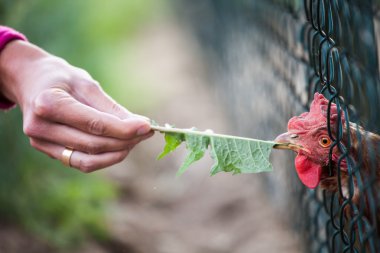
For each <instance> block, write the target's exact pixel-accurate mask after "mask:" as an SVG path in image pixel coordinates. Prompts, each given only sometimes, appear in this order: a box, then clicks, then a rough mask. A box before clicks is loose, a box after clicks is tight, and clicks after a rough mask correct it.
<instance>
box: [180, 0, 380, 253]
mask: <svg viewBox="0 0 380 253" xmlns="http://www.w3.org/2000/svg"><path fill="white" fill-rule="evenodd" d="M201 2H202V3H198V4H195V3H194V2H192V5H193V6H194V5H196V6H197V8H194V7H191V6H187V7H188V9H187V12H188V13H190V18H191V20H192V21H191V22H192V24H193V28H195V32H196V34H198V37H199V38H200V40H201V41H202V45H203V47H204V48H205V49H207V50H206V51H207V52H208V54H207V58H208V59H211V60H213V62H214V63H215V62H217V64H216V65H217V69H218V70H219V71H216V73H217V74H216V76H217V77H215V80H216V81H215V82H217V83H218V88H219V90H222V92H221V93H222V94H224V95H225V100H226V103H227V105H228V107H229V108H231V109H230V111H231V113H230V114H231V119H232V120H234V121H235V122H239V121H242V120H241V119H242V117H244V116H246V115H255V117H256V118H257V121H256V122H255V123H253V122H252V125H248V126H246V127H244V126H242V124H243V123H242V124H239V126H238V127H240V130H241V132H246V133H249V131H253V130H252V129H256V130H258V128H260V127H264V128H265V130H266V132H271V131H277V132H278V133H279V126H282V127H283V126H284V125H286V124H285V122H286V119H289V116H290V115H292V116H294V115H298V112H300V111H306V110H307V109H309V105H310V102H311V101H312V99H313V96H314V93H315V92H319V93H322V94H323V95H324V96H325V97H326V98H327V99H328V100H329V103H328V106H327V124H326V126H325V127H326V129H327V131H328V135H329V138H330V139H331V140H332V144H331V146H330V152H329V160H328V161H327V162H326V165H325V166H324V167H323V170H325V171H326V173H327V175H328V178H329V180H327V182H328V183H326V181H324V182H325V183H322V184H321V185H320V186H319V187H318V188H317V189H316V190H308V189H305V188H302V187H298V186H296V187H289V188H288V189H285V188H286V187H287V186H289V185H291V184H292V182H295V180H296V179H295V177H294V176H292V177H291V178H289V177H288V178H287V180H288V181H289V182H290V183H288V184H287V185H286V184H285V185H283V186H282V187H283V188H282V190H285V191H287V192H290V194H282V195H280V198H282V199H286V201H285V202H288V203H289V202H290V201H295V202H296V203H297V205H296V206H297V207H298V208H293V209H294V210H292V212H291V213H292V214H293V216H292V218H291V219H290V220H291V222H293V223H294V224H296V226H295V228H296V229H297V230H298V231H300V234H301V235H302V236H303V237H304V239H305V245H304V251H305V252H371V253H374V252H380V227H379V226H380V196H379V195H380V194H379V181H380V137H379V136H378V134H379V132H380V117H379V112H380V111H379V110H380V85H379V63H378V49H377V39H378V38H377V36H379V34H380V28H379V12H378V9H379V8H378V6H379V3H378V2H372V1H370V0H363V1H350V0H304V1H297V0H293V1H290V0H288V1H284V0H256V1H254V0H241V1H201ZM185 5H186V4H185ZM194 16H196V17H197V20H195V21H194ZM257 54H258V55H259V58H260V59H259V60H257V59H256V58H257ZM252 63H254V64H252ZM257 64H260V65H265V66H268V67H262V66H257ZM266 64H267V65H266ZM214 65H215V64H214ZM258 69H260V70H258ZM268 73H270V74H268ZM258 75H259V76H258ZM266 75H273V77H271V78H269V79H267V78H266V77H265V76H266ZM247 101H250V102H247ZM251 101H255V102H251ZM252 103H253V104H254V106H252ZM262 104H263V105H262ZM270 106H271V107H272V108H276V110H275V112H273V111H272V112H270V111H269V110H270V109H268V107H270ZM262 107H266V108H265V110H266V113H265V114H266V116H257V115H258V114H259V112H260V111H261V112H260V113H262V111H263V110H264V108H262ZM276 114H279V115H277V116H275V115H276ZM334 115H335V116H334ZM274 117H275V118H276V119H273V118H274ZM334 117H335V118H334ZM336 118H338V120H336ZM283 120H284V121H285V122H281V121H283ZM254 125H256V126H254ZM257 125H259V126H260V127H257ZM264 132H265V131H264ZM254 135H255V136H256V137H257V135H258V132H257V131H256V132H255V134H254ZM261 137H264V138H265V137H268V136H267V135H266V134H265V133H262V134H261ZM272 137H273V136H272ZM334 156H337V157H334ZM290 166H293V165H290ZM275 167H276V165H275ZM267 183H268V184H269V185H270V186H269V187H268V188H269V189H273V188H277V189H275V190H274V191H278V190H279V189H278V187H279V186H278V180H277V181H276V180H271V179H270V178H269V179H268V181H267ZM274 185H276V186H274ZM280 190H281V189H280ZM296 196H298V197H296ZM288 209H292V208H291V207H289V208H288Z"/></svg>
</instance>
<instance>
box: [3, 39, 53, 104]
mask: <svg viewBox="0 0 380 253" xmlns="http://www.w3.org/2000/svg"><path fill="white" fill-rule="evenodd" d="M48 55H49V54H48V53H46V52H45V51H43V50H42V49H40V48H38V47H36V46H34V45H32V44H30V43H29V42H25V41H22V40H14V41H11V42H9V43H8V44H7V45H6V46H5V48H4V49H3V50H2V52H1V54H0V90H1V93H2V94H3V96H4V97H5V98H7V99H8V100H10V101H12V102H14V103H20V102H21V100H22V91H23V90H25V89H26V88H27V87H25V85H27V84H28V83H29V82H30V81H31V80H32V78H33V74H34V73H33V72H34V70H35V67H36V65H35V64H36V63H37V61H38V60H40V59H43V58H45V57H47V56H48Z"/></svg>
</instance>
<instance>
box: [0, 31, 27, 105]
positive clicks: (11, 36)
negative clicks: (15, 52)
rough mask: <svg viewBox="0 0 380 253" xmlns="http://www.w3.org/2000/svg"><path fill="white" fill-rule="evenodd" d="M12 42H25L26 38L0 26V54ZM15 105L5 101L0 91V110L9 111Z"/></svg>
mask: <svg viewBox="0 0 380 253" xmlns="http://www.w3.org/2000/svg"><path fill="white" fill-rule="evenodd" d="M12 40H25V41H26V40H27V39H26V37H25V36H24V35H23V34H21V33H19V32H17V31H15V30H13V29H12V28H9V27H6V26H0V53H1V51H2V50H3V49H4V48H5V46H6V45H7V44H8V42H10V41H12ZM14 105H15V104H14V103H13V102H12V101H9V100H8V99H6V98H5V97H4V96H3V95H2V94H1V91H0V109H9V108H11V107H13V106H14Z"/></svg>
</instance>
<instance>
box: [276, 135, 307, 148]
mask: <svg viewBox="0 0 380 253" xmlns="http://www.w3.org/2000/svg"><path fill="white" fill-rule="evenodd" d="M274 141H275V142H276V144H275V145H274V146H273V148H276V149H288V150H293V151H295V152H297V153H298V152H299V151H300V150H305V149H304V147H303V146H301V145H299V144H297V143H295V138H294V134H292V133H289V132H286V133H283V134H280V135H279V136H277V137H276V139H275V140H274Z"/></svg>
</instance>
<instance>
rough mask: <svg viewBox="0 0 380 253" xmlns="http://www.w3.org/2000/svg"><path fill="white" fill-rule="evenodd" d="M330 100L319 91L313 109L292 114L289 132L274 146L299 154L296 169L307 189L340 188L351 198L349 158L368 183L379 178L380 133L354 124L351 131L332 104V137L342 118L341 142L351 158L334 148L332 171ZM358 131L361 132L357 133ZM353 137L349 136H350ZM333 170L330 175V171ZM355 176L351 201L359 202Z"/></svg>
mask: <svg viewBox="0 0 380 253" xmlns="http://www.w3.org/2000/svg"><path fill="white" fill-rule="evenodd" d="M327 109H328V100H327V99H326V98H324V96H323V95H322V94H319V93H316V94H315V95H314V100H313V102H312V103H311V106H310V111H309V112H305V113H302V114H301V115H300V116H296V117H293V118H291V119H290V120H289V122H288V132H286V133H283V134H281V135H279V136H278V137H277V138H276V139H275V142H277V143H278V144H276V145H275V148H278V149H291V150H293V151H295V152H296V153H297V156H296V158H295V168H296V171H297V174H298V177H299V179H300V180H301V182H302V183H303V184H304V185H305V186H307V187H308V188H311V189H313V188H315V187H317V186H318V185H320V186H321V188H323V189H326V190H328V191H332V192H336V191H339V190H340V191H341V192H342V195H343V197H344V198H348V197H349V176H348V168H349V167H348V161H347V159H351V160H350V164H351V166H350V167H351V169H353V168H354V167H355V166H358V167H359V171H360V174H361V180H362V181H364V183H366V182H367V181H369V179H373V178H374V177H376V178H377V180H376V181H377V184H378V182H379V180H380V157H379V156H380V154H379V153H380V136H379V135H376V134H374V133H370V132H366V131H364V129H363V128H361V127H359V126H357V125H356V124H354V123H351V122H350V123H349V129H350V130H349V131H346V124H347V123H346V122H345V119H344V117H343V116H340V117H339V116H338V113H337V106H336V105H335V104H334V103H332V104H331V107H330V125H331V132H332V135H333V139H335V138H336V132H335V129H336V127H335V126H336V123H337V120H341V122H342V124H343V129H344V133H343V138H342V141H341V144H342V145H343V146H344V147H348V146H349V145H347V144H348V141H349V139H350V143H351V145H350V146H351V147H350V150H349V157H350V158H343V159H341V161H339V158H340V157H341V155H342V153H341V150H339V148H338V145H335V146H334V147H333V149H332V154H331V160H332V170H331V172H330V169H329V156H330V155H329V153H330V148H331V146H332V145H333V144H334V141H333V140H332V139H331V138H330V137H329V134H328V130H327ZM358 133H359V134H358ZM348 137H350V138H348ZM338 163H340V166H339V168H340V171H339V174H340V179H341V186H342V189H339V187H338V185H339V184H338V170H337V165H338ZM330 173H331V174H330ZM353 178H354V192H353V197H352V201H353V202H354V203H357V202H358V201H359V196H360V190H359V187H358V182H357V179H356V177H353Z"/></svg>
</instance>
